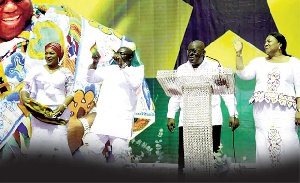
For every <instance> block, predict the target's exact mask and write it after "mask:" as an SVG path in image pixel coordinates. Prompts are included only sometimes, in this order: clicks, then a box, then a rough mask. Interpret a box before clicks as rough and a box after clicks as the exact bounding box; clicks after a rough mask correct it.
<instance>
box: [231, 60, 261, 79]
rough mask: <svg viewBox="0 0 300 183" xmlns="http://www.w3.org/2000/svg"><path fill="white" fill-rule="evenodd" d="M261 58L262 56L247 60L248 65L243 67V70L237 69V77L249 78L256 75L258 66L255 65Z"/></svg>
mask: <svg viewBox="0 0 300 183" xmlns="http://www.w3.org/2000/svg"><path fill="white" fill-rule="evenodd" d="M260 59H262V57H258V58H255V59H253V60H251V61H250V62H249V64H248V65H246V66H245V67H244V69H243V70H237V71H236V74H237V75H238V77H239V78H241V79H243V80H251V79H254V78H255V77H256V68H257V67H259V65H257V63H258V61H259V60H260Z"/></svg>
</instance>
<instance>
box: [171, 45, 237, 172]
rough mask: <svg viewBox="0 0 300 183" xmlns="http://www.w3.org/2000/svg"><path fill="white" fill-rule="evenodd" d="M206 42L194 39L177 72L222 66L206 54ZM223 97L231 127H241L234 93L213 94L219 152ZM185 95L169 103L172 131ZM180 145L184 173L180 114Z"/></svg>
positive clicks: (215, 144) (180, 169)
mask: <svg viewBox="0 0 300 183" xmlns="http://www.w3.org/2000/svg"><path fill="white" fill-rule="evenodd" d="M204 49H205V44H204V43H203V42H202V41H199V40H195V41H192V42H191V43H190V44H189V46H188V50H187V57H188V61H187V62H186V63H184V64H182V65H180V66H179V67H178V68H177V72H199V71H200V72H201V71H204V70H210V69H211V70H216V69H217V68H218V67H222V66H221V65H220V63H219V62H216V61H211V60H209V59H208V58H207V57H206V56H205V50H204ZM220 96H221V97H222V98H223V100H224V102H225V105H226V107H227V109H228V112H229V115H230V118H229V127H231V128H232V131H234V130H235V129H236V128H238V127H239V119H238V112H237V110H236V98H235V96H234V94H221V95H214V94H213V95H212V99H211V106H212V126H213V129H212V135H213V137H212V139H213V152H217V151H218V149H219V146H220V140H221V128H222V123H223V117H222V110H221V98H220ZM182 98H183V97H181V96H172V97H171V98H170V100H169V104H168V113H167V118H168V123H167V126H168V129H169V131H170V132H171V133H173V132H174V131H175V126H176V125H175V115H176V113H177V112H178V110H179V108H181V109H182V108H183V107H184V106H183V100H182ZM178 126H179V145H178V173H179V175H182V174H183V173H184V172H183V168H184V149H183V147H184V145H183V117H182V114H181V113H180V115H179V123H178Z"/></svg>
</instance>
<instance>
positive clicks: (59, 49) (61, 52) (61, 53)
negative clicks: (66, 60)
mask: <svg viewBox="0 0 300 183" xmlns="http://www.w3.org/2000/svg"><path fill="white" fill-rule="evenodd" d="M48 48H51V49H53V50H54V51H55V53H56V54H57V55H58V58H59V60H60V61H61V59H62V57H63V56H64V50H63V49H62V47H61V45H60V44H59V43H55V42H51V43H48V44H47V45H46V46H45V50H46V49H48Z"/></svg>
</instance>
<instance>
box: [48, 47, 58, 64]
mask: <svg viewBox="0 0 300 183" xmlns="http://www.w3.org/2000/svg"><path fill="white" fill-rule="evenodd" d="M45 60H46V62H47V65H48V67H49V68H56V67H57V66H58V62H59V57H58V54H57V53H56V52H55V51H54V50H53V49H52V48H46V50H45Z"/></svg>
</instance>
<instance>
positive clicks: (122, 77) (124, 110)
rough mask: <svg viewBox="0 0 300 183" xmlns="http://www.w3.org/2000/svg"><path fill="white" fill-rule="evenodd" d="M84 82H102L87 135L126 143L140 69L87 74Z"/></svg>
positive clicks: (114, 68) (116, 68)
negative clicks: (93, 117)
mask: <svg viewBox="0 0 300 183" xmlns="http://www.w3.org/2000/svg"><path fill="white" fill-rule="evenodd" d="M87 75H88V78H87V80H88V82H90V83H98V82H102V85H101V89H100V94H99V98H98V102H97V106H96V107H97V109H96V110H97V115H96V118H95V121H94V123H93V125H92V127H91V132H93V133H96V134H102V135H110V136H115V137H120V138H125V139H129V138H130V137H131V135H132V127H133V122H134V112H135V108H136V104H137V95H136V91H137V89H138V88H139V87H140V85H141V84H142V81H143V78H144V66H139V67H125V68H124V69H121V68H120V67H119V66H118V65H110V66H106V67H98V68H97V69H96V70H94V69H89V70H88V74H87Z"/></svg>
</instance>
